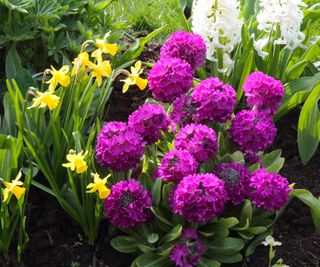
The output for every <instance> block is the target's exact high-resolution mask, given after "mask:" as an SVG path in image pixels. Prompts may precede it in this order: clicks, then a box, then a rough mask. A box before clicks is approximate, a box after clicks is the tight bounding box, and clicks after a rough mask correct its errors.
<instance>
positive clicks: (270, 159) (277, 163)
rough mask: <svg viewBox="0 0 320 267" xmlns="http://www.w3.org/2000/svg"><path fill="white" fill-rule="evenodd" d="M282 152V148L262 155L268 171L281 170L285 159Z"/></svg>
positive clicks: (276, 171) (275, 171)
mask: <svg viewBox="0 0 320 267" xmlns="http://www.w3.org/2000/svg"><path fill="white" fill-rule="evenodd" d="M281 153H282V150H281V149H277V150H273V151H272V152H270V153H268V154H266V155H263V156H262V157H261V161H262V164H263V166H264V167H265V168H266V170H267V171H268V172H270V173H278V172H279V171H280V170H281V168H282V166H283V164H284V161H285V159H284V158H283V157H281Z"/></svg>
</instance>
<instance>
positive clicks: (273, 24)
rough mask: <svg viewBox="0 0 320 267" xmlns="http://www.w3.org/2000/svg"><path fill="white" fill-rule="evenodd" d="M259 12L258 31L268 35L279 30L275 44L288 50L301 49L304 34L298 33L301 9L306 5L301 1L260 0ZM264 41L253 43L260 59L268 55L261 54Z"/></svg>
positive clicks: (301, 16) (301, 18) (265, 43)
mask: <svg viewBox="0 0 320 267" xmlns="http://www.w3.org/2000/svg"><path fill="white" fill-rule="evenodd" d="M259 6H260V11H259V12H258V14H257V21H258V23H259V25H258V29H259V30H261V31H263V32H266V33H270V31H275V32H276V30H277V28H278V29H280V33H279V36H277V38H278V39H276V40H274V43H275V44H283V45H286V47H287V48H289V49H295V48H296V47H298V46H300V47H303V45H302V42H303V40H304V39H305V34H304V33H303V32H301V31H300V26H301V23H302V20H303V11H302V10H301V7H305V6H306V4H305V3H304V2H303V1H301V0H260V2H259ZM266 39H268V37H264V40H258V41H257V42H256V43H255V48H256V50H257V51H258V53H259V55H260V56H261V57H264V56H266V55H268V53H266V52H263V48H264V46H265V45H267V42H265V40H266Z"/></svg>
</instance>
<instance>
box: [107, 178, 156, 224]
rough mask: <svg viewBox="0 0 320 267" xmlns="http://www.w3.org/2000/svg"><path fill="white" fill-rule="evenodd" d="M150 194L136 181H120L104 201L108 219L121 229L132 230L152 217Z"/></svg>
mask: <svg viewBox="0 0 320 267" xmlns="http://www.w3.org/2000/svg"><path fill="white" fill-rule="evenodd" d="M151 205H152V199H151V196H150V193H149V192H148V191H147V190H146V189H144V187H143V186H142V185H141V184H140V183H139V182H137V181H136V180H134V179H128V180H127V181H120V182H118V183H116V184H115V185H113V186H112V188H111V193H110V195H109V196H108V197H107V198H106V199H105V201H104V211H105V215H106V217H107V218H108V219H109V220H110V222H111V223H112V224H114V225H115V226H117V227H119V228H132V227H136V226H138V225H141V224H142V223H145V222H146V221H148V220H149V219H151V217H152V213H151V210H150V208H151Z"/></svg>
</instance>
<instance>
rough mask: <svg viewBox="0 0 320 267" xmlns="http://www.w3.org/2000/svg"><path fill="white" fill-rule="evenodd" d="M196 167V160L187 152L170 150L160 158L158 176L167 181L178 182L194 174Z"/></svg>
mask: <svg viewBox="0 0 320 267" xmlns="http://www.w3.org/2000/svg"><path fill="white" fill-rule="evenodd" d="M197 165H198V164H197V162H196V160H195V159H194V157H192V156H191V154H190V153H189V152H188V151H186V150H171V151H169V152H168V153H166V154H165V155H164V157H163V158H162V160H161V165H160V166H159V168H158V175H159V177H160V178H162V179H164V180H167V181H171V182H180V180H181V179H182V178H183V177H184V176H187V175H189V174H195V173H196V172H197Z"/></svg>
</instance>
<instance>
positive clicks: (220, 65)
mask: <svg viewBox="0 0 320 267" xmlns="http://www.w3.org/2000/svg"><path fill="white" fill-rule="evenodd" d="M217 58H218V77H219V78H220V79H221V80H223V73H222V72H221V70H223V49H222V48H217Z"/></svg>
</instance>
